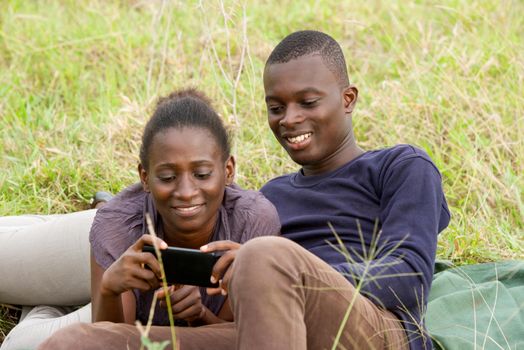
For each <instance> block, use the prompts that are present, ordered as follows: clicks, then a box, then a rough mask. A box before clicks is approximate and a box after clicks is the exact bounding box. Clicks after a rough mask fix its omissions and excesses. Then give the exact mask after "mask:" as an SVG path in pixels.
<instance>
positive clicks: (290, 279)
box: [229, 237, 408, 350]
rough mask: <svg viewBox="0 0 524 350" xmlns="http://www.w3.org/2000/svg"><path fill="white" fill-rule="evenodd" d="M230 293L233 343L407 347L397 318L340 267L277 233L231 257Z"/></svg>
mask: <svg viewBox="0 0 524 350" xmlns="http://www.w3.org/2000/svg"><path fill="white" fill-rule="evenodd" d="M234 264H235V265H234V274H233V277H232V279H231V282H230V291H229V297H230V302H231V304H232V307H233V310H234V314H235V320H236V323H237V331H238V346H237V348H238V349H242V350H243V349H272V350H279V349H283V350H284V349H285V350H290V349H291V350H292V349H304V350H305V349H329V348H331V347H332V346H333V344H334V342H335V339H336V335H337V332H338V331H339V329H340V327H341V325H342V323H343V319H344V315H345V313H346V311H347V310H348V307H349V305H350V304H351V303H353V304H352V307H351V311H350V313H349V318H348V320H347V322H346V323H345V326H344V327H343V330H342V336H341V337H340V340H339V342H338V344H339V345H341V346H340V348H345V349H406V348H407V347H408V346H407V343H406V339H405V331H404V329H403V328H402V326H401V324H400V322H399V320H398V319H397V318H396V317H395V316H394V315H393V314H391V313H390V312H388V311H385V310H382V309H380V308H378V307H377V306H376V305H374V304H373V303H372V302H371V301H369V300H368V299H367V298H365V297H363V296H362V295H360V294H359V293H358V291H357V290H356V289H355V287H354V286H353V285H351V283H349V282H348V281H347V280H346V279H345V278H344V277H343V276H342V275H341V274H340V273H338V272H337V271H335V270H334V269H333V268H331V267H330V266H329V265H327V264H326V263H325V262H324V261H322V260H321V259H319V258H318V257H316V256H315V255H313V254H311V253H309V252H308V251H306V250H305V249H304V248H302V247H300V246H299V245H297V244H296V243H293V242H292V241H290V240H287V239H285V238H281V237H260V238H255V239H253V240H250V241H249V242H247V243H246V244H244V246H243V247H242V248H241V249H240V250H239V252H238V254H237V257H236V259H235V262H234Z"/></svg>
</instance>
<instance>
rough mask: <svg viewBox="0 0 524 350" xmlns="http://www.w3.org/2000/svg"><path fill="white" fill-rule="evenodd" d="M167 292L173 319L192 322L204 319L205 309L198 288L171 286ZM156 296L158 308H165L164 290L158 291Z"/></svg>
mask: <svg viewBox="0 0 524 350" xmlns="http://www.w3.org/2000/svg"><path fill="white" fill-rule="evenodd" d="M168 292H169V297H170V298H171V310H173V316H174V317H175V318H177V319H182V320H186V321H188V322H192V321H196V320H200V319H202V318H203V317H204V315H205V313H206V307H205V306H204V305H203V304H202V297H201V295H200V289H199V288H198V287H196V286H189V285H171V286H169V288H168ZM156 295H157V297H158V299H159V300H160V306H162V307H166V305H167V303H166V300H165V292H164V290H163V289H159V290H158V291H157V292H156Z"/></svg>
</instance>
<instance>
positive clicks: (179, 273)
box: [142, 245, 219, 287]
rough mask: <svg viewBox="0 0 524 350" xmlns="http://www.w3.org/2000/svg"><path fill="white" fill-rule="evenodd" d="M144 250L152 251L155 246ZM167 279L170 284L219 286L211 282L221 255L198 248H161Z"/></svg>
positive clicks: (146, 247)
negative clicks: (212, 272) (213, 271)
mask: <svg viewBox="0 0 524 350" xmlns="http://www.w3.org/2000/svg"><path fill="white" fill-rule="evenodd" d="M142 251H144V252H149V253H152V254H153V255H154V256H155V257H156V254H155V248H154V247H152V246H149V245H146V246H144V248H143V249H142ZM160 252H161V254H162V262H163V263H164V271H165V273H166V280H167V282H168V283H169V284H189V285H193V286H200V287H218V283H215V284H213V283H211V281H210V280H209V279H210V278H211V271H212V270H213V266H214V265H215V263H216V261H217V260H218V258H219V256H218V255H217V254H215V253H204V252H201V251H200V250H197V249H186V248H177V247H168V248H167V249H164V250H160Z"/></svg>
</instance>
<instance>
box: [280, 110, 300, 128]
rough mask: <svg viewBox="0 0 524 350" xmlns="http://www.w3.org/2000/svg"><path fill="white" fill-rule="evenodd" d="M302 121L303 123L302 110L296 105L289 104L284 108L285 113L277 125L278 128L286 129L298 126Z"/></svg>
mask: <svg viewBox="0 0 524 350" xmlns="http://www.w3.org/2000/svg"><path fill="white" fill-rule="evenodd" d="M302 121H304V115H303V113H302V109H301V108H299V106H297V105H296V104H290V105H289V106H288V107H287V108H286V112H285V113H284V116H283V117H282V119H280V121H279V122H278V124H279V125H280V126H283V127H285V128H288V127H290V126H292V125H294V124H299V123H301V122H302Z"/></svg>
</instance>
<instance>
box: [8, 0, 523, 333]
mask: <svg viewBox="0 0 524 350" xmlns="http://www.w3.org/2000/svg"><path fill="white" fill-rule="evenodd" d="M299 29H319V30H323V31H326V32H327V33H329V34H331V35H332V36H333V37H335V38H336V39H337V40H338V41H339V42H340V43H341V45H342V47H343V50H344V52H345V54H346V58H347V63H348V67H349V74H350V80H351V82H352V83H354V84H355V85H356V86H357V87H358V88H359V91H360V96H359V101H358V104H357V106H356V109H355V112H354V126H355V133H356V137H357V140H358V141H359V143H360V145H361V146H362V147H363V148H365V149H374V148H381V147H386V146H391V145H394V144H397V143H410V144H414V145H418V146H420V147H421V148H423V149H425V150H426V151H427V152H428V153H429V154H430V156H431V157H432V158H433V160H434V161H435V162H436V164H437V166H438V167H439V168H440V170H441V172H442V174H443V181H444V189H445V192H446V196H447V198H448V202H449V205H450V208H451V211H452V215H453V218H452V221H451V224H450V226H449V228H448V229H446V231H444V233H443V234H442V235H441V237H440V241H439V250H438V257H439V258H443V259H450V260H453V261H454V262H456V263H459V264H463V263H475V262H483V261H492V260H500V259H519V258H520V259H522V258H523V257H524V138H523V136H522V135H523V134H524V39H523V36H522V33H524V2H522V1H518V0H515V1H509V0H501V1H498V0H490V1H487V0H486V1H452V0H449V1H400V0H399V1H366V2H363V1H339V0H337V1H289V0H280V1H264V2H257V1H246V2H240V1H224V2H221V1H213V0H210V1H200V2H198V1H194V2H192V1H178V2H176V1H173V2H169V1H165V2H162V1H123V0H122V1H65V0H63V1H57V0H55V1H22V0H20V1H14V0H13V1H7V0H4V1H1V2H0V139H1V141H0V169H1V171H0V215H16V214H24V213H41V214H49V213H65V212H71V211H75V210H81V209H85V208H87V206H88V202H89V200H90V197H91V195H92V193H93V192H94V191H95V190H100V189H103V190H108V191H112V192H115V193H116V192H118V191H119V190H121V189H123V188H124V187H125V186H127V185H129V184H131V183H133V182H135V181H137V180H138V177H137V172H136V166H137V161H138V148H139V143H140V134H141V131H142V127H143V125H144V124H145V122H146V120H147V118H148V116H149V115H150V113H151V110H152V106H153V104H154V102H155V100H156V99H157V97H158V96H161V95H165V94H167V93H169V92H170V91H172V90H173V89H176V88H182V87H188V86H192V87H196V88H199V89H201V90H203V91H204V92H206V93H207V94H208V95H209V96H210V97H211V98H212V100H213V101H214V102H215V107H216V108H217V110H218V111H219V112H220V113H221V115H222V116H223V118H224V120H225V121H226V122H227V124H228V125H229V126H230V128H231V130H232V133H233V138H234V153H235V155H236V158H237V164H238V170H237V181H238V182H239V183H240V184H241V185H242V186H245V187H247V188H255V189H256V188H259V187H260V186H261V185H262V184H263V183H265V182H266V181H267V180H269V179H270V178H272V177H274V176H276V175H279V174H283V173H286V172H289V171H293V170H296V169H297V167H296V165H294V164H293V163H292V162H291V161H290V160H289V159H288V157H287V155H286V154H285V153H284V152H283V151H282V150H281V149H280V146H279V145H278V143H277V142H276V141H275V140H274V138H273V136H272V134H271V132H270V131H269V128H268V127H267V125H266V111H265V105H264V100H263V98H264V94H263V86H262V69H263V65H264V62H265V59H266V58H267V56H268V54H269V53H270V51H271V49H272V48H273V47H274V46H275V45H276V43H278V41H279V40H280V39H282V38H283V37H284V36H285V35H286V34H289V33H290V32H292V31H295V30H299ZM0 256H1V255H0ZM0 259H1V258H0ZM0 263H1V261H0ZM1 283H9V282H8V281H1ZM2 312H3V313H7V309H5V308H4V309H2ZM6 323H9V320H8V317H7V316H5V315H4V316H2V315H0V330H4V331H5V330H6V329H8V327H9V325H6ZM1 332H2V331H0V341H1Z"/></svg>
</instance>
